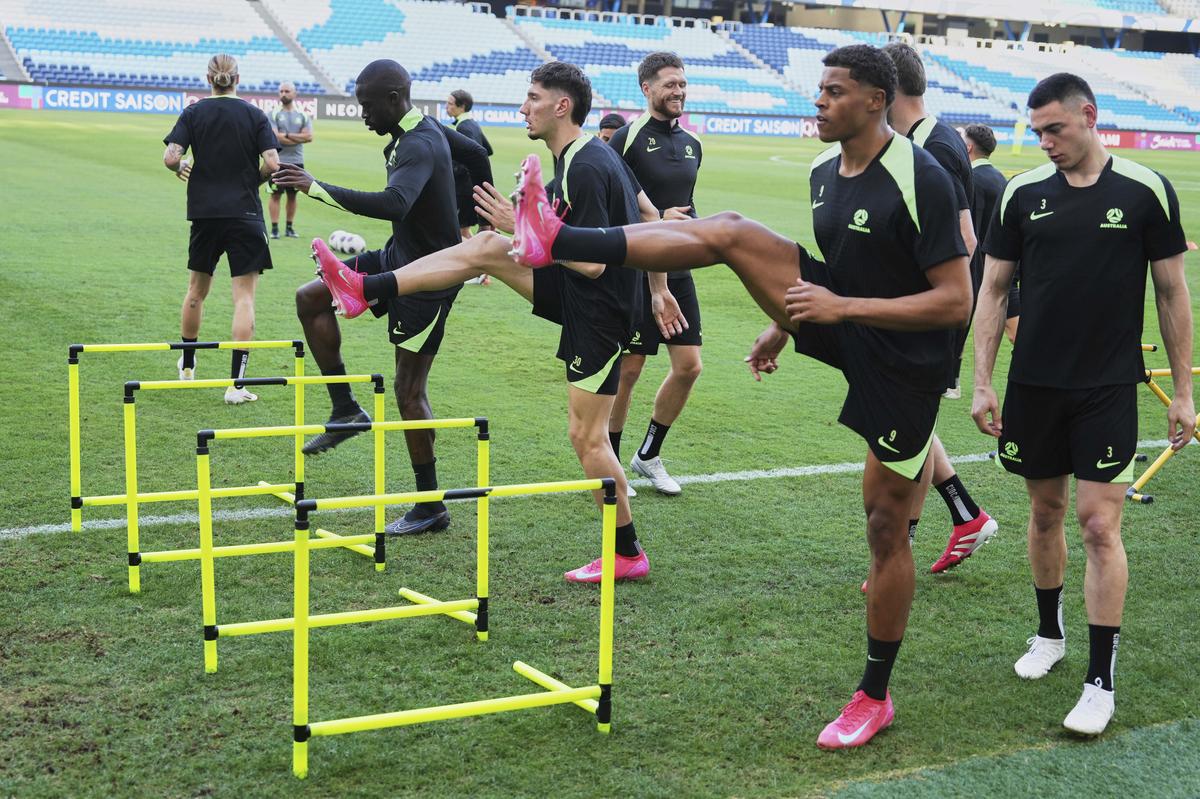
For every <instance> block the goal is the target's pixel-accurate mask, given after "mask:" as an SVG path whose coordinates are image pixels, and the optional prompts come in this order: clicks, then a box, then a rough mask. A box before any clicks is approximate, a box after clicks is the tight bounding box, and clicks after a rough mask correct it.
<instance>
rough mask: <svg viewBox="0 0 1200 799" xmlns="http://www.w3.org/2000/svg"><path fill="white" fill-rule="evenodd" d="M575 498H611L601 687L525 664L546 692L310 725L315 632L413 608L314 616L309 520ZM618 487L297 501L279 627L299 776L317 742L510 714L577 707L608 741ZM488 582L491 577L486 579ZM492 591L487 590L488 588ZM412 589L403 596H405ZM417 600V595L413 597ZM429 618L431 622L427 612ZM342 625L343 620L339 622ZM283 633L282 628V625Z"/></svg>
mask: <svg viewBox="0 0 1200 799" xmlns="http://www.w3.org/2000/svg"><path fill="white" fill-rule="evenodd" d="M572 491H603V492H604V510H603V515H602V519H603V523H602V532H601V578H600V635H599V657H598V661H599V673H598V679H597V682H596V684H594V685H586V686H582V687H572V686H570V685H567V684H566V683H564V682H562V681H560V680H557V679H555V678H554V677H551V676H550V675H548V674H546V673H544V672H542V671H539V670H538V669H535V668H534V667H532V666H530V665H528V664H527V663H524V662H522V661H519V660H518V661H516V662H514V663H513V670H514V671H516V672H517V673H518V674H520V675H521V676H523V677H525V678H526V679H529V680H530V681H532V682H534V683H535V684H537V685H539V686H541V687H542V688H543V689H545V690H543V691H538V692H534V693H530V694H518V695H515V696H503V697H498V698H495V699H481V700H476V701H471V702H459V703H455V704H449V705H437V706H434V707H425V708H415V709H411V710H400V711H394V712H390V713H376V714H372V715H368V716H354V717H351V718H344V719H332V720H327V721H316V722H313V721H310V719H309V634H310V630H311V629H312V628H314V627H318V626H323V627H328V626H334V625H337V624H353V623H359V622H365V621H377V620H383V619H387V618H402V617H403V616H401V615H400V614H399V613H398V612H397V611H400V610H404V609H405V608H380V609H377V610H374V611H353V612H350V613H341V614H325V615H323V616H311V615H309V551H310V550H311V549H312V548H313V545H314V544H319V543H320V542H319V541H318V542H314V541H312V540H311V539H310V536H309V530H310V520H309V514H311V513H313V512H315V511H318V510H327V509H334V508H365V507H371V506H374V505H377V504H378V503H380V502H382V503H384V504H388V505H393V504H401V503H409V502H431V501H445V500H451V499H484V498H494V497H516V496H529V495H534V494H553V493H563V492H572ZM616 504H617V495H616V482H615V481H614V480H613V479H612V478H604V479H603V480H573V481H566V482H557V483H529V484H524V485H508V486H477V487H475V488H459V489H449V490H445V491H420V492H413V493H408V494H384V495H373V496H362V497H338V498H333V499H302V500H297V501H296V540H295V548H294V556H293V587H292V598H293V607H292V618H291V619H281V620H277V621H278V623H282V624H284V625H286V626H284V627H281V629H290V630H291V632H292V773H293V774H295V775H296V776H297V777H299V778H301V779H303V778H304V777H306V776H307V775H308V742H309V740H310V739H311V738H313V737H318V736H324V735H343V734H345V733H351V732H360V731H363V730H378V729H384V728H388V727H401V726H407V725H411V724H423V723H425V722H428V721H440V720H444V719H454V718H464V717H467V716H480V715H486V714H490V713H503V712H507V711H511V710H523V709H526V708H534V707H546V706H549V705H559V704H574V705H576V706H578V707H580V708H582V709H583V710H585V711H587V712H588V713H591V714H593V715H595V717H596V727H597V729H598V730H599V731H600V732H605V733H607V732H608V731H609V730H610V729H611V724H612V657H613V616H614V610H613V608H614V593H615V592H614V586H613V583H614V575H615V568H616V517H617V513H616ZM483 576H484V577H485V576H486V575H483ZM480 585H486V582H480ZM405 591H406V589H401V594H402V595H406V594H405ZM410 593H411V592H410ZM484 600H486V596H484V597H477V599H476V600H464V601H462V602H458V603H455V602H447V603H437V604H438V605H439V606H445V607H441V608H440V609H438V608H433V607H431V606H430V604H429V603H427V604H425V605H417V606H409V607H408V608H407V610H409V611H410V613H409V614H407V615H416V613H417V612H418V611H426V612H440V613H446V615H453V614H452V613H449V612H448V611H450V610H451V607H452V608H453V609H454V610H455V611H458V612H461V611H462V610H463V609H464V608H466V607H469V606H470V604H471V603H472V602H474V603H475V608H476V611H477V612H478V611H481V610H483V608H484V606H483V601H484ZM421 615H426V613H425V612H422V614H421ZM331 617H339V618H336V619H335V618H331ZM277 626H278V625H277Z"/></svg>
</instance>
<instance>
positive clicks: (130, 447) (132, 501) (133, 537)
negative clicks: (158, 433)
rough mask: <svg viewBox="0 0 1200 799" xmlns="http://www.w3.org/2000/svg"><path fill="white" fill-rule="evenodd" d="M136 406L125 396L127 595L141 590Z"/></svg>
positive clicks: (128, 395)
mask: <svg viewBox="0 0 1200 799" xmlns="http://www.w3.org/2000/svg"><path fill="white" fill-rule="evenodd" d="M136 408H137V406H136V405H134V404H133V395H132V394H130V393H128V392H126V394H125V528H126V532H125V541H126V547H125V549H126V551H127V552H128V554H129V593H131V594H137V593H140V592H141V590H142V575H141V569H140V567H139V565H138V564H140V563H141V556H140V555H139V554H138V549H139V547H140V544H139V543H138V499H137V494H138V490H137V484H138V479H137V410H136Z"/></svg>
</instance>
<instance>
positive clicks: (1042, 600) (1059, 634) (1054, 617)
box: [1033, 585, 1066, 641]
mask: <svg viewBox="0 0 1200 799" xmlns="http://www.w3.org/2000/svg"><path fill="white" fill-rule="evenodd" d="M1062 589H1063V587H1062V586H1061V585H1060V586H1059V587H1058V588H1038V587H1037V586H1036V585H1035V586H1034V587H1033V590H1034V591H1035V592H1036V593H1037V605H1038V631H1037V634H1038V637H1039V638H1054V639H1057V640H1060V641H1061V640H1062V639H1063V638H1064V637H1066V636H1065V634H1064V631H1063V624H1062Z"/></svg>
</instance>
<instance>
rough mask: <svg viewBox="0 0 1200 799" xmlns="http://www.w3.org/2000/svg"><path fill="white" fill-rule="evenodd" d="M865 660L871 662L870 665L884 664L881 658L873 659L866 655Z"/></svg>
mask: <svg viewBox="0 0 1200 799" xmlns="http://www.w3.org/2000/svg"><path fill="white" fill-rule="evenodd" d="M867 660H869V661H871V662H872V663H883V662H884V659H883V658H873V657H871V656H870V655H867Z"/></svg>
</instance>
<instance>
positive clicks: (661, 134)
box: [608, 53, 703, 496]
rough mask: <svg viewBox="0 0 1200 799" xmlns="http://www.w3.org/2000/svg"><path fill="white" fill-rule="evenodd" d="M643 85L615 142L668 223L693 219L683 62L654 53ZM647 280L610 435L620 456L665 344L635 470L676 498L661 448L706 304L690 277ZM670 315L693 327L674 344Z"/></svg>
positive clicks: (692, 366)
mask: <svg viewBox="0 0 1200 799" xmlns="http://www.w3.org/2000/svg"><path fill="white" fill-rule="evenodd" d="M638 82H639V83H640V84H641V87H642V94H643V95H645V97H646V113H644V114H642V115H641V116H640V117H638V118H637V119H635V120H633V121H632V122H631V123H629V124H628V125H625V126H623V127H622V128H621V129H620V130H618V131H617V132H616V133H615V134H613V137H612V139H611V141H610V142H609V143H610V144H611V145H612V147H613V148H614V149H615V150H616V151H617V152H618V153H620V154H621V157H622V158H624V159H625V163H627V164H629V167H630V169H632V170H633V174H634V175H635V176H636V177H637V179H638V182H639V183H640V184H641V185H642V190H643V191H645V192H646V196H647V197H649V198H650V202H652V203H654V206H655V207H656V208H659V209H661V210H662V213H663V218H664V219H683V218H686V217H689V216H691V217H694V216H696V209H695V205H696V200H695V189H696V177H697V175H698V174H699V171H700V161H701V159H702V157H703V151H702V149H701V147H700V140H699V139H698V138H696V136H695V135H693V134H692V133H690V132H688V131H687V130H686V129H685V128H684V127H683V126H681V125H680V124H679V117H681V116H682V115H683V107H684V103H685V101H686V100H687V77H686V76H685V75H684V71H683V61H681V60H680V58H679V56H677V55H675V54H674V53H651V54H650V55H648V56H646V57H645V58H644V59H642V63H641V65H640V66H638ZM646 280H647V285H646V287H645V292H646V293H645V295H644V296H645V299H646V303H645V305H644V307H643V310H642V313H641V315H640V318H639V319H638V324H637V329H636V330H634V333H633V340H632V341H630V342H629V353H628V354H627V355H626V356H625V357H624V358H622V359H621V385H620V387H619V388H618V389H617V400H616V402H615V403H614V405H613V415H612V419H610V420H609V423H608V435H609V438H611V439H612V445H613V450H614V451H615V452H616V453H617V457H618V458H620V457H621V432H622V431H623V430H624V429H625V420H626V418H627V417H628V416H629V399H630V396H631V395H632V394H633V387H634V386H635V385H637V381H638V378H639V377H640V376H641V374H642V368H643V367H644V366H645V365H646V356H647V355H657V354H658V348H659V345H661V344H663V343H666V345H667V354H668V356H669V357H670V359H671V369H670V371H669V372H667V376H666V378H664V379H663V382H662V385H661V386H659V388H658V393H657V394H656V395H655V397H654V414H653V416H651V417H650V424H649V426H648V427H647V428H646V436H645V438H644V439H643V441H642V444H641V446H640V447H639V448H638V451H637V453H636V454H634V456H633V459H632V460H631V461H630V462H629V468H630V469H632V470H633V471H634V472H636V473H637V474H640V475H642V476H643V477H647V478H649V479H650V482H651V483H652V484H653V485H654V488H655V489H656V490H657V491H658V492H659V493H662V494H666V495H668V496H674V495H676V494H679V493H680V488H679V483H677V482H675V480H674V479H672V477H671V475H670V474H668V473H667V470H666V467H665V466H663V462H662V458H661V457H660V455H659V451H660V449H661V447H662V445H663V441H664V440H666V437H667V433H668V432H669V431H670V429H671V425H673V424H675V420H676V419H677V418H679V414H680V413H682V412H683V406H684V405H685V404H686V403H687V399H688V395H689V394H690V393H691V391H692V386H694V385H695V384H696V381H697V380H698V379H699V378H700V370H701V363H700V342H701V336H700V301H699V299H698V298H697V296H696V283H695V281H693V280H692V274H691V272H672V273H671V274H670V276H669V279H667V278H666V277H665V276H663V275H661V274H654V275H651V274H650V273H647V276H646ZM664 310H665V311H667V312H668V313H669V314H674V313H676V312H678V313H681V314H682V315H683V318H684V319H685V320H687V329H686V330H684V331H683V333H681V334H680V335H678V336H673V337H671V338H670V341H666V339H665V338H664V336H663V335H662V332H661V331H660V330H659V327H658V321H657V318H656V314H657V316H661V315H662V313H663V312H664Z"/></svg>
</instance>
